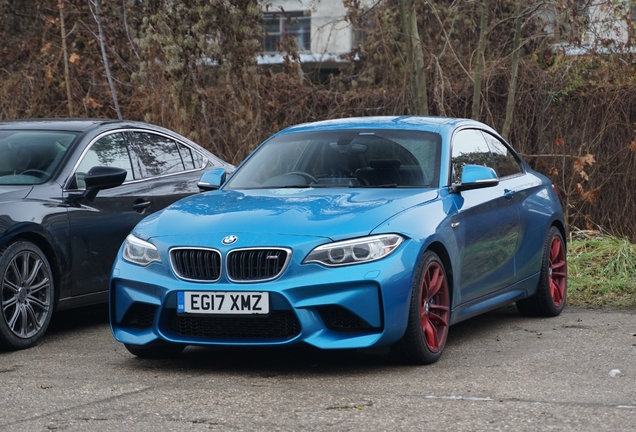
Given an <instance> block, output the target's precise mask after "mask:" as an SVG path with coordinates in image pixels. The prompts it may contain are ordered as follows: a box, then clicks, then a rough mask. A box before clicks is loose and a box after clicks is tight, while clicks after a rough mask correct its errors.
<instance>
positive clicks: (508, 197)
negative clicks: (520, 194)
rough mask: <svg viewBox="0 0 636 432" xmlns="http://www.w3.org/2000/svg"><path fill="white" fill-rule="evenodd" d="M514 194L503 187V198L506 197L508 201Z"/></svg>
mask: <svg viewBox="0 0 636 432" xmlns="http://www.w3.org/2000/svg"><path fill="white" fill-rule="evenodd" d="M514 196H515V191H513V190H510V189H504V198H506V199H507V200H508V201H510V200H511V199H512V197H514Z"/></svg>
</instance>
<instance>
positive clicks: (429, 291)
mask: <svg viewBox="0 0 636 432" xmlns="http://www.w3.org/2000/svg"><path fill="white" fill-rule="evenodd" d="M449 321H450V288H449V284H448V277H447V276H446V270H445V269H444V264H443V263H442V261H441V260H440V259H439V257H438V256H437V255H436V254H435V253H434V252H432V251H427V252H426V253H424V256H423V257H422V260H421V261H420V263H419V265H418V268H417V273H416V278H415V282H414V284H413V287H412V294H411V304H410V307H409V318H408V324H407V327H406V332H405V333H404V336H403V337H402V339H401V340H400V341H399V342H398V343H397V345H396V347H395V348H396V349H397V350H398V352H399V354H400V355H401V358H402V359H403V360H405V361H406V362H408V363H411V364H422V365H424V364H431V363H434V362H436V361H437V360H438V359H439V358H440V356H441V355H442V351H443V350H444V346H446V339H447V337H448V325H449Z"/></svg>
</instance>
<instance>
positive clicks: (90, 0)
mask: <svg viewBox="0 0 636 432" xmlns="http://www.w3.org/2000/svg"><path fill="white" fill-rule="evenodd" d="M88 4H89V6H91V5H92V6H93V8H94V10H92V12H93V18H94V19H95V22H97V29H98V30H99V45H100V47H101V48H102V60H103V61H104V71H105V72H106V78H107V79H108V87H109V88H110V94H111V95H112V98H113V104H114V107H115V112H116V113H117V118H118V119H119V120H121V119H122V116H121V110H120V109H119V102H118V101H117V93H116V92H115V85H114V84H113V77H112V75H111V73H110V66H109V65H108V57H107V56H106V41H105V39H104V29H103V28H102V19H101V16H100V14H99V9H100V4H99V0H88Z"/></svg>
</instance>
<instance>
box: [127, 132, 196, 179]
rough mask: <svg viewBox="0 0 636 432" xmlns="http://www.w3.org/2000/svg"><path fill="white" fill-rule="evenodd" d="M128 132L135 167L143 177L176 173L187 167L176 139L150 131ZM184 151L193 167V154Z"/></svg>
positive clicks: (190, 165)
mask: <svg viewBox="0 0 636 432" xmlns="http://www.w3.org/2000/svg"><path fill="white" fill-rule="evenodd" d="M127 134H128V145H129V147H130V156H131V159H132V163H133V167H134V169H135V172H138V173H139V175H140V176H141V178H148V177H155V176H159V175H164V174H170V173H176V172H180V171H184V170H185V169H186V165H185V164H184V157H182V153H181V151H180V149H179V146H178V144H177V142H176V141H174V140H172V139H170V138H166V137H164V136H162V135H156V134H152V133H148V132H128V133H127ZM188 150H189V149H188ZM183 153H184V156H187V159H188V162H187V163H188V164H189V167H192V166H193V164H194V161H193V159H192V155H191V154H190V153H189V152H187V153H186V151H185V150H184V152H183ZM189 167H188V169H190V168H189Z"/></svg>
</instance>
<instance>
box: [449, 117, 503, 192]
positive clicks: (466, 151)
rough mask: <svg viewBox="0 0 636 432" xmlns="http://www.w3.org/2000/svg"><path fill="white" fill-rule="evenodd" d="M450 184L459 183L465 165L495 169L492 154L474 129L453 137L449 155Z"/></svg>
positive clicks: (481, 136)
mask: <svg viewBox="0 0 636 432" xmlns="http://www.w3.org/2000/svg"><path fill="white" fill-rule="evenodd" d="M451 165H452V166H451V171H452V174H451V176H452V178H451V181H452V183H459V182H460V180H461V178H462V170H463V169H464V166H466V165H483V166H487V167H490V168H492V169H495V163H494V161H493V158H492V154H491V153H490V150H489V149H488V145H487V144H486V140H485V139H484V136H483V135H482V133H481V132H480V131H478V130H476V129H465V130H462V131H459V132H458V133H456V134H455V136H454V137H453V152H452V155H451Z"/></svg>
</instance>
